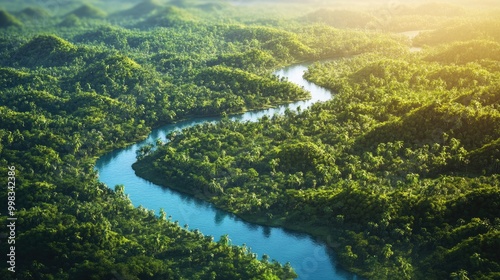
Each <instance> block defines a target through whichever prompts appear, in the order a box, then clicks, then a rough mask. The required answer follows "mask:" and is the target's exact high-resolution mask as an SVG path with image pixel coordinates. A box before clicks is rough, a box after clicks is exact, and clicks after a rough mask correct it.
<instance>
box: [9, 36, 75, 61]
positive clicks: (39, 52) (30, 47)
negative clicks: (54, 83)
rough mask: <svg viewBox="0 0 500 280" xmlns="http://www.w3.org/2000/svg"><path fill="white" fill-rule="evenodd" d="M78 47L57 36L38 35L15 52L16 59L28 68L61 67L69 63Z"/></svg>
mask: <svg viewBox="0 0 500 280" xmlns="http://www.w3.org/2000/svg"><path fill="white" fill-rule="evenodd" d="M76 51H77V47H76V46H74V45H73V44H71V43H70V42H68V41H66V40H64V39H62V38H59V37H57V36H55V35H38V36H36V37H34V38H33V39H31V40H30V41H29V42H27V43H26V44H24V45H22V46H21V47H20V48H19V49H18V50H17V51H15V53H14V54H15V55H14V57H15V58H17V59H18V62H19V64H20V65H24V66H26V67H36V66H39V65H44V66H60V65H64V64H66V63H68V62H69V61H70V60H72V58H74V55H75V54H76Z"/></svg>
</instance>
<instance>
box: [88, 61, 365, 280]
mask: <svg viewBox="0 0 500 280" xmlns="http://www.w3.org/2000/svg"><path fill="white" fill-rule="evenodd" d="M308 65H309V64H305V63H304V64H296V65H292V66H288V67H285V68H282V69H280V70H278V71H276V72H275V74H276V75H277V76H279V77H286V78H287V79H288V80H289V81H290V82H293V83H295V84H298V85H299V86H303V87H304V88H305V89H306V90H308V91H309V92H310V93H311V95H312V98H311V99H309V100H306V101H299V102H295V103H291V104H287V105H282V106H279V107H277V108H272V109H265V110H258V111H252V112H246V113H244V114H240V115H235V116H232V117H230V118H231V119H232V120H238V121H256V120H258V119H259V118H261V117H262V116H264V115H268V116H272V115H274V114H284V112H285V110H286V109H289V110H297V108H298V107H299V106H300V108H302V109H305V108H307V107H309V106H311V105H312V104H314V103H316V102H320V101H326V100H329V99H331V98H332V94H331V92H330V91H328V90H327V89H325V88H322V87H319V86H317V85H315V84H313V83H310V82H308V81H306V80H305V79H304V78H303V77H302V75H303V73H304V71H305V70H306V69H307V66H308ZM218 120H220V118H219V117H210V118H199V119H192V120H187V121H182V122H179V123H175V124H169V125H166V126H163V127H160V128H158V129H155V130H154V131H152V132H151V134H150V135H149V136H148V138H147V139H146V140H144V141H142V142H139V143H136V144H134V145H131V146H129V147H127V148H124V149H117V150H115V151H113V152H110V153H108V154H105V155H103V156H102V157H100V158H99V159H98V160H97V162H96V170H97V171H98V173H99V180H100V181H101V182H103V183H105V184H106V185H108V186H109V187H110V188H114V186H115V185H119V184H123V185H124V186H125V193H126V194H127V195H128V196H129V198H130V200H131V201H132V203H133V204H134V206H136V207H137V206H139V205H142V206H143V207H145V208H147V209H150V210H154V211H155V212H156V213H159V210H160V208H163V209H164V210H165V212H166V213H167V216H172V220H173V221H179V224H180V225H181V226H183V225H185V224H187V225H189V228H190V229H199V230H200V231H201V232H202V233H203V234H205V235H212V236H214V239H215V240H218V239H219V237H220V236H221V235H224V234H228V235H229V238H230V239H231V241H232V244H234V245H242V244H246V246H247V247H249V248H250V249H251V251H252V252H253V253H256V254H257V255H258V257H259V258H260V257H262V255H263V254H267V255H269V257H270V259H275V260H277V261H279V262H280V263H282V264H284V263H285V262H290V263H291V265H292V267H293V268H294V269H295V271H296V273H297V274H298V275H299V277H298V279H301V280H307V279H311V280H328V279H356V276H355V275H352V274H350V273H348V272H346V271H344V270H342V269H340V268H338V267H337V265H336V260H335V257H334V255H333V252H331V250H330V249H328V248H327V246H326V245H325V244H324V243H322V242H320V241H317V240H316V239H314V238H313V237H311V236H310V235H307V234H301V233H296V232H292V231H288V230H285V229H282V228H273V227H267V226H260V225H256V224H252V223H248V222H245V221H243V220H241V219H239V218H238V217H236V216H235V215H233V214H230V213H228V212H225V211H222V210H219V209H216V208H215V207H214V206H212V205H211V204H210V203H208V202H205V201H202V200H200V199H196V198H194V197H192V196H189V195H186V194H183V193H179V192H177V191H174V190H171V189H166V188H163V187H160V186H157V185H155V184H153V183H151V182H148V181H146V180H144V179H142V178H140V177H137V176H136V175H135V172H134V170H133V169H132V164H133V163H134V162H135V161H136V150H137V149H138V148H139V147H140V146H142V145H144V144H146V143H153V142H154V141H155V140H156V139H158V138H160V139H162V140H164V141H165V139H166V135H168V134H169V133H170V132H172V131H176V130H181V129H183V128H187V127H190V126H194V125H197V124H201V123H204V122H216V121H218Z"/></svg>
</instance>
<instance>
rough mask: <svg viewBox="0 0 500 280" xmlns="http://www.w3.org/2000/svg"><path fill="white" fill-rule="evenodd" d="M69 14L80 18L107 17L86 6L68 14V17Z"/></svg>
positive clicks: (94, 8) (97, 9)
mask: <svg viewBox="0 0 500 280" xmlns="http://www.w3.org/2000/svg"><path fill="white" fill-rule="evenodd" d="M71 14H73V15H75V16H77V17H80V18H105V17H106V16H107V14H106V12H104V11H102V10H100V9H99V8H96V7H94V6H90V5H88V4H84V5H82V6H81V7H80V8H78V9H76V10H74V11H72V12H70V13H69V14H68V15H71Z"/></svg>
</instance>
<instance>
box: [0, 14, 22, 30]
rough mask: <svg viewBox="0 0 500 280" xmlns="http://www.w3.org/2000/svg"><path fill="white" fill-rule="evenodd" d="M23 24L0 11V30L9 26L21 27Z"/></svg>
mask: <svg viewBox="0 0 500 280" xmlns="http://www.w3.org/2000/svg"><path fill="white" fill-rule="evenodd" d="M22 25H23V23H22V22H21V21H19V20H18V19H17V18H16V17H15V16H13V15H11V14H10V13H8V12H6V11H4V10H0V28H7V27H11V26H17V27H19V26H22Z"/></svg>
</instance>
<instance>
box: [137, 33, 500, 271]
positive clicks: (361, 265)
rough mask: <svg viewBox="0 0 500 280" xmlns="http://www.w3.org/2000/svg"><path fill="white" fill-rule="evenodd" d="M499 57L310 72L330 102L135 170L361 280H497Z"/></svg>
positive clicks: (432, 53) (228, 132)
mask: <svg viewBox="0 0 500 280" xmlns="http://www.w3.org/2000/svg"><path fill="white" fill-rule="evenodd" d="M475 39H477V38H475ZM497 49H498V43H497V42H495V41H490V40H487V39H486V40H485V39H483V40H472V41H466V42H461V43H455V42H452V43H450V44H446V45H440V46H439V47H436V48H429V49H426V51H425V52H422V53H404V52H400V53H392V55H387V54H386V52H385V51H381V52H378V53H365V54H362V55H356V56H352V57H349V58H339V59H336V60H333V61H331V62H328V63H317V64H314V65H313V66H312V67H310V69H309V71H308V72H307V74H306V78H308V79H309V80H311V81H313V82H315V83H317V84H319V85H323V86H325V87H327V88H330V89H332V90H333V91H334V92H337V94H336V96H335V97H334V99H333V100H332V101H329V102H326V103H323V104H318V105H315V106H313V107H312V108H311V109H310V110H306V111H303V112H299V113H293V112H287V113H286V114H285V115H284V116H274V117H271V118H263V119H262V120H260V121H259V122H257V123H244V124H242V123H238V122H231V121H228V120H226V121H223V122H221V123H220V124H217V125H213V124H206V125H203V126H198V127H194V128H191V129H188V130H185V131H183V132H182V133H180V134H179V133H176V134H172V135H171V137H170V140H171V142H170V143H168V144H166V145H163V146H159V147H157V148H156V151H155V152H153V153H152V154H151V155H147V156H145V157H144V158H140V160H139V162H138V163H137V164H135V166H134V168H135V169H136V171H137V172H138V174H139V175H141V176H144V177H145V178H148V179H149V180H151V181H153V182H156V183H159V184H163V185H165V186H169V187H173V188H176V189H178V190H181V191H184V192H188V193H191V194H194V195H196V196H199V197H202V198H204V199H206V200H208V201H211V202H213V203H214V204H215V205H217V206H219V207H221V208H223V209H226V210H228V211H231V212H234V213H237V214H238V215H240V216H241V217H243V218H245V219H247V220H250V221H255V222H258V223H263V224H269V225H279V226H284V227H287V228H291V229H296V230H301V231H305V232H309V233H312V234H313V235H318V236H322V237H323V239H324V240H325V241H326V242H327V243H328V244H329V245H330V246H332V247H333V248H335V250H336V252H337V254H338V257H339V259H340V261H341V263H342V265H344V266H346V267H348V268H349V269H351V270H352V271H355V272H357V273H359V274H360V275H363V276H366V277H368V278H370V279H387V278H389V279H448V278H452V279H466V278H464V277H470V278H471V279H496V278H498V277H500V274H499V271H500V255H499V254H498V249H499V248H500V243H499V242H500V231H499V230H500V228H499V226H500V210H499V209H500V207H499V206H500V205H499V198H500V191H499V187H498V186H499V185H500V177H499V176H498V173H499V172H500V158H499V146H498V145H499V140H498V139H500V113H499V106H500V104H499V100H500V95H499V89H500V84H499V83H498V81H499V78H500V71H499V70H500V69H499V68H498V65H499V63H500V60H499V57H498V50H497ZM476 50H477V51H476ZM167 178H168V179H167ZM460 277H462V278H460Z"/></svg>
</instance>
